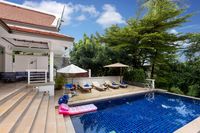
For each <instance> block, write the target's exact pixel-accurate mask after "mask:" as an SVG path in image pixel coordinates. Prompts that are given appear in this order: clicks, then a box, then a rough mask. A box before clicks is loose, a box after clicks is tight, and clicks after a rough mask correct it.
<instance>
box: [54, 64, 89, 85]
mask: <svg viewBox="0 0 200 133" xmlns="http://www.w3.org/2000/svg"><path fill="white" fill-rule="evenodd" d="M57 72H58V73H65V74H77V73H86V72H87V71H86V70H84V69H82V68H80V67H78V66H76V65H74V64H71V65H69V66H66V67H64V68H61V69H59V70H57ZM72 83H73V79H72Z"/></svg>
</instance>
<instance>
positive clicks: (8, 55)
mask: <svg viewBox="0 0 200 133" xmlns="http://www.w3.org/2000/svg"><path fill="white" fill-rule="evenodd" d="M4 69H5V70H4V71H5V72H13V57H12V50H11V49H9V48H5V53H4Z"/></svg>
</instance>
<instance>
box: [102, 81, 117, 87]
mask: <svg viewBox="0 0 200 133" xmlns="http://www.w3.org/2000/svg"><path fill="white" fill-rule="evenodd" d="M105 84H106V85H107V86H108V87H110V88H113V89H118V88H119V85H118V84H114V83H112V82H110V81H109V80H106V81H105Z"/></svg>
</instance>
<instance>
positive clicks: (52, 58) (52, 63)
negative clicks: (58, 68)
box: [49, 51, 54, 82]
mask: <svg viewBox="0 0 200 133" xmlns="http://www.w3.org/2000/svg"><path fill="white" fill-rule="evenodd" d="M49 57H50V70H49V77H50V82H54V79H53V66H54V53H53V51H50V56H49Z"/></svg>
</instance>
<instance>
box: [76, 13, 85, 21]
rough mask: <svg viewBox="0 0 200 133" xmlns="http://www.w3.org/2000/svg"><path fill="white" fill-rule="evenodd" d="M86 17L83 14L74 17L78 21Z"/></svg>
mask: <svg viewBox="0 0 200 133" xmlns="http://www.w3.org/2000/svg"><path fill="white" fill-rule="evenodd" d="M85 19H86V17H85V15H83V14H82V15H80V16H78V17H76V20H78V21H83V20H85Z"/></svg>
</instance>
